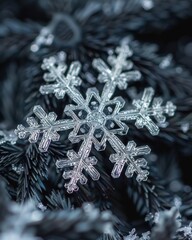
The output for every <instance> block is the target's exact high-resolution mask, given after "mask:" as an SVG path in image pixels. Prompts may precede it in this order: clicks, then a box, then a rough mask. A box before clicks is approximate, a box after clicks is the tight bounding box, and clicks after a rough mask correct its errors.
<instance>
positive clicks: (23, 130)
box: [15, 105, 74, 152]
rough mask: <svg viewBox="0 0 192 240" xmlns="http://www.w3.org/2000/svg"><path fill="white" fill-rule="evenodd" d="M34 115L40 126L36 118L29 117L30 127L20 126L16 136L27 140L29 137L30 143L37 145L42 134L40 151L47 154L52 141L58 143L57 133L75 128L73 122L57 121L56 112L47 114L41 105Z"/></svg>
mask: <svg viewBox="0 0 192 240" xmlns="http://www.w3.org/2000/svg"><path fill="white" fill-rule="evenodd" d="M33 113H34V114H35V115H36V117H37V118H38V119H39V120H40V124H38V122H37V121H36V119H35V118H34V117H28V118H27V123H28V125H29V127H24V126H23V125H18V127H17V129H16V130H15V134H16V135H17V136H18V137H19V138H21V139H22V138H25V137H26V136H27V135H29V142H30V143H35V142H37V141H38V139H39V137H40V134H41V133H42V134H43V136H42V138H41V141H40V144H39V150H40V151H41V152H45V151H47V150H48V147H49V144H50V143H51V141H58V140H59V134H58V133H57V132H59V131H64V130H68V129H70V128H73V126H74V122H73V121H71V120H57V121H56V118H57V115H56V114H55V113H54V112H50V113H49V114H46V112H45V111H44V110H43V108H42V107H41V106H39V105H37V106H35V107H34V108H33Z"/></svg>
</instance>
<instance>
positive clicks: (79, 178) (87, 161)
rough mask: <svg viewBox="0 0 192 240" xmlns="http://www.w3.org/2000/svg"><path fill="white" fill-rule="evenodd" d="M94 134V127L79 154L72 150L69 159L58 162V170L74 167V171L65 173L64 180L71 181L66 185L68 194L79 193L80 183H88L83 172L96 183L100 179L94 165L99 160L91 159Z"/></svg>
mask: <svg viewBox="0 0 192 240" xmlns="http://www.w3.org/2000/svg"><path fill="white" fill-rule="evenodd" d="M93 132H94V128H93V127H92V129H90V132H89V135H88V137H87V138H85V140H84V141H83V143H82V145H81V147H80V149H79V151H78V153H76V152H74V151H73V150H70V151H68V152H67V156H68V159H64V160H57V162H56V166H57V167H58V168H66V167H68V168H69V167H73V169H72V170H64V173H63V178H64V179H70V181H69V183H66V184H65V187H66V188H67V192H68V193H72V192H73V191H78V189H79V187H78V186H77V183H78V182H80V183H81V184H86V183H87V178H86V176H85V175H84V174H83V170H84V171H86V172H87V173H88V174H89V175H90V177H91V178H92V179H93V180H95V181H96V180H98V179H99V177H100V174H99V172H98V171H97V170H96V169H95V168H94V165H96V163H97V159H96V158H95V157H94V156H93V157H89V154H90V151H91V147H92V137H93Z"/></svg>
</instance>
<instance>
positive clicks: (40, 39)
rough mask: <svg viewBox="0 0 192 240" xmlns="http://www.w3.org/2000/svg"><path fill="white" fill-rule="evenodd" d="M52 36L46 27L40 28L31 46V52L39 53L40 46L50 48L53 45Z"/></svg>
mask: <svg viewBox="0 0 192 240" xmlns="http://www.w3.org/2000/svg"><path fill="white" fill-rule="evenodd" d="M53 40H54V36H53V34H52V33H51V32H50V30H49V29H48V28H46V27H44V28H42V29H41V31H40V33H39V35H38V36H37V37H36V39H35V41H34V42H33V43H32V45H31V51H32V52H37V51H39V49H40V47H41V46H42V45H45V46H50V45H51V44H52V43H53Z"/></svg>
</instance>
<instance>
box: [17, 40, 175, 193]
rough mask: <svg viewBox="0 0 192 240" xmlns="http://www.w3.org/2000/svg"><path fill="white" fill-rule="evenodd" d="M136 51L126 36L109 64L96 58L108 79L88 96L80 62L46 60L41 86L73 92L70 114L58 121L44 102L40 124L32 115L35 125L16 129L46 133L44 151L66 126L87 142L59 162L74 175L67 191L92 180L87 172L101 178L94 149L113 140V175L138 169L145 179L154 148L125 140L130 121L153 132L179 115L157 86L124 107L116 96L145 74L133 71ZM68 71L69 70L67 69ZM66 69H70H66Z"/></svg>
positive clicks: (33, 136)
mask: <svg viewBox="0 0 192 240" xmlns="http://www.w3.org/2000/svg"><path fill="white" fill-rule="evenodd" d="M132 54H133V53H132V51H131V49H130V48H129V46H128V44H127V43H126V42H125V41H122V44H121V46H120V47H117V49H116V52H115V53H114V54H113V55H112V54H110V55H109V57H108V60H107V63H105V62H104V61H103V60H102V59H95V60H94V61H93V67H94V68H96V69H97V70H98V71H99V76H98V80H99V81H100V82H101V83H104V87H103V90H102V92H101V94H100V93H99V91H98V90H97V89H96V88H90V89H88V90H87V92H86V97H85V98H84V97H83V95H82V94H81V93H80V91H79V90H78V86H79V85H80V84H81V79H80V78H79V76H78V74H79V72H80V67H81V65H80V63H79V62H73V63H72V64H71V66H70V67H69V70H68V71H67V66H66V64H65V63H61V62H60V61H57V59H58V58H57V57H51V58H49V59H45V60H44V62H43V65H42V68H43V69H44V70H47V73H46V74H45V76H44V79H45V81H46V82H47V84H46V85H44V86H41V88H40V92H41V93H42V94H50V93H51V94H55V96H56V97H57V98H58V99H60V98H63V97H64V96H65V94H67V95H68V96H69V97H70V98H71V99H72V100H73V102H74V103H75V104H70V105H67V106H66V107H65V109H64V112H65V114H66V115H67V116H68V118H67V119H61V120H56V114H55V113H53V112H51V113H49V114H46V113H45V111H44V110H43V109H42V108H41V107H40V106H35V107H34V109H33V112H34V114H35V115H36V117H37V118H38V119H39V121H40V123H38V121H37V120H36V119H35V118H34V117H30V118H28V119H27V123H28V124H29V127H24V126H23V125H18V128H17V129H16V130H15V133H16V134H17V136H18V137H19V138H25V137H26V136H27V135H29V141H30V142H31V143H32V142H37V141H38V139H39V138H40V136H41V135H40V134H42V138H41V141H40V144H39V149H40V151H47V150H48V147H49V144H50V142H51V141H58V140H59V134H58V132H60V131H66V130H69V129H72V131H71V132H70V133H69V140H70V141H71V142H73V143H77V142H81V145H80V147H79V150H78V152H75V151H74V150H70V151H68V152H67V158H66V159H61V160H58V161H57V162H56V166H57V167H58V168H63V169H64V173H63V177H64V179H69V180H68V183H66V184H65V187H66V188H67V191H68V192H69V193H72V192H73V191H77V190H78V183H79V182H80V183H81V184H86V182H87V175H89V176H90V177H91V178H92V179H93V180H98V179H99V177H100V174H99V172H98V171H97V169H96V164H97V161H98V160H97V159H96V157H95V156H93V155H92V154H91V150H92V148H93V147H94V148H95V149H96V150H98V151H101V150H105V148H106V144H110V145H111V147H112V148H113V150H114V153H112V154H111V155H110V157H109V160H110V161H111V162H112V163H114V167H113V170H112V173H111V175H112V176H113V177H114V178H118V177H119V176H120V175H121V173H122V171H123V169H124V168H126V170H125V175H126V176H127V177H128V178H129V177H132V176H133V174H134V173H136V175H137V177H136V179H137V181H145V180H147V178H148V174H149V171H148V168H147V161H146V160H145V159H144V158H143V157H142V156H143V155H146V154H148V153H150V148H149V147H148V146H147V145H144V146H139V147H137V146H136V143H135V142H134V141H133V140H132V141H129V142H128V143H127V144H126V145H125V144H124V143H123V142H122V141H121V139H120V137H119V136H121V135H126V134H127V133H128V129H129V127H128V124H129V122H131V121H134V122H135V126H136V127H137V128H143V127H146V128H147V129H148V130H149V132H150V133H151V134H152V135H157V134H158V133H159V127H158V124H156V123H155V122H157V123H164V122H165V121H166V117H165V116H166V115H168V116H173V115H174V112H175V109H176V107H175V106H174V105H173V104H172V103H171V102H167V103H166V105H165V106H162V102H163V101H162V99H161V98H154V99H153V95H154V90H153V89H152V88H146V89H144V92H143V95H142V97H141V99H137V100H134V101H133V103H132V108H131V109H128V110H127V109H124V105H125V101H124V100H123V98H122V97H114V98H113V95H114V92H115V90H116V88H119V89H120V90H124V89H126V88H127V86H128V83H129V82H130V81H137V80H139V79H140V77H141V74H140V72H139V71H136V70H132V68H133V63H132V62H131V60H128V59H127V58H129V57H131V56H132ZM66 72H67V73H66ZM65 73H66V74H65Z"/></svg>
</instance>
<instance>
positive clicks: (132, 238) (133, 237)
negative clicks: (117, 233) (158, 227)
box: [124, 228, 150, 240]
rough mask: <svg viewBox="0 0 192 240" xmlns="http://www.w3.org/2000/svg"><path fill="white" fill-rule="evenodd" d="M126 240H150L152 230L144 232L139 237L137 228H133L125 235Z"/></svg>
mask: <svg viewBox="0 0 192 240" xmlns="http://www.w3.org/2000/svg"><path fill="white" fill-rule="evenodd" d="M124 240H150V232H149V231H148V232H145V233H142V236H141V237H139V236H138V235H137V233H136V229H135V228H133V229H132V230H131V231H130V232H129V235H128V236H126V237H124Z"/></svg>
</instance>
